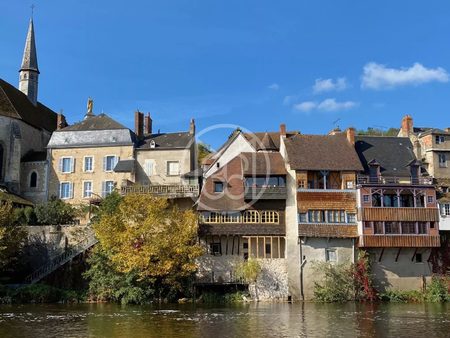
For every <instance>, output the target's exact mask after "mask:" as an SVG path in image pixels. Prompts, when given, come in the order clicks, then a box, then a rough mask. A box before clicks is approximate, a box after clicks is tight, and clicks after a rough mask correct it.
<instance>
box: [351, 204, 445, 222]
mask: <svg viewBox="0 0 450 338" xmlns="http://www.w3.org/2000/svg"><path fill="white" fill-rule="evenodd" d="M360 212H361V219H362V220H363V221H404V222H416V221H420V222H427V221H429V222H438V221H439V209H438V208H381V207H380V208H364V209H360Z"/></svg>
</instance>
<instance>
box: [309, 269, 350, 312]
mask: <svg viewBox="0 0 450 338" xmlns="http://www.w3.org/2000/svg"><path fill="white" fill-rule="evenodd" d="M314 269H315V270H316V272H317V273H318V274H322V275H323V278H322V281H321V282H314V297H315V299H316V300H318V301H320V302H326V303H331V302H339V303H342V302H347V301H350V300H353V299H354V279H353V271H352V266H351V265H348V264H336V265H334V264H331V263H325V262H320V263H316V265H315V266H314Z"/></svg>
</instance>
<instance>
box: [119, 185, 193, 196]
mask: <svg viewBox="0 0 450 338" xmlns="http://www.w3.org/2000/svg"><path fill="white" fill-rule="evenodd" d="M120 192H121V194H122V195H127V194H151V195H156V196H165V197H172V198H174V197H197V196H198V195H199V186H198V185H188V184H180V185H132V186H122V187H121V188H120Z"/></svg>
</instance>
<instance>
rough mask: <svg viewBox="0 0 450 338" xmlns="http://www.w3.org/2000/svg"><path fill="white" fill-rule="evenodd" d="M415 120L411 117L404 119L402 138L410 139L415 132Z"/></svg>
mask: <svg viewBox="0 0 450 338" xmlns="http://www.w3.org/2000/svg"><path fill="white" fill-rule="evenodd" d="M413 127H414V124H413V118H412V117H411V115H405V116H404V117H403V119H402V129H401V132H402V136H404V137H408V136H409V135H410V134H412V132H413Z"/></svg>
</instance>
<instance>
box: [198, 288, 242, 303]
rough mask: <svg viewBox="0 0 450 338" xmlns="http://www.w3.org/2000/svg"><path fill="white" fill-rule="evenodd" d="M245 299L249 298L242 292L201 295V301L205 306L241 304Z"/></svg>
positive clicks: (206, 293)
mask: <svg viewBox="0 0 450 338" xmlns="http://www.w3.org/2000/svg"><path fill="white" fill-rule="evenodd" d="M245 297H248V298H250V295H249V294H248V293H246V292H242V291H236V292H232V293H218V292H205V293H202V295H201V300H202V302H203V303H205V304H236V303H242V302H243V301H244V299H245Z"/></svg>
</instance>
